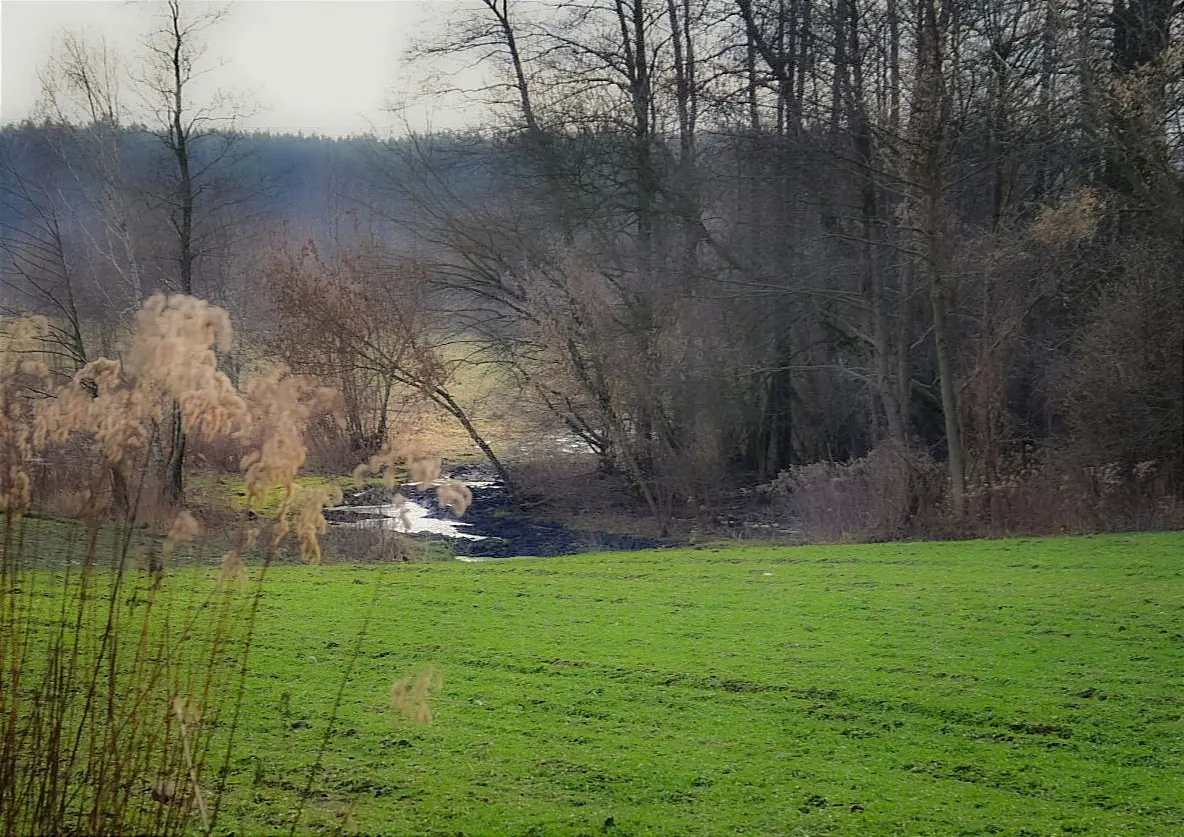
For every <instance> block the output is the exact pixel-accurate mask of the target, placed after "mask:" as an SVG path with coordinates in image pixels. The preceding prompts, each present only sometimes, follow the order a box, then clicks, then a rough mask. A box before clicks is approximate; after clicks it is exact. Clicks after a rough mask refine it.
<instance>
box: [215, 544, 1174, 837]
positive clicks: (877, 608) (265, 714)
mask: <svg viewBox="0 0 1184 837" xmlns="http://www.w3.org/2000/svg"><path fill="white" fill-rule="evenodd" d="M200 574H201V575H203V576H204V571H201V573H200ZM375 585H378V587H377V588H376V587H375ZM375 596H376V598H375ZM372 600H373V605H371V601H372ZM371 607H372V608H373V609H372V610H370V613H371V616H370V621H369V626H368V634H367V636H366V638H365V640H364V642H363V643H362V646H361V654H360V656H359V657H358V658H357V661H356V666H355V669H354V673H353V677H352V679H351V680H350V682H349V683H348V685H347V687H346V689H345V691H344V694H343V698H342V702H341V707H340V712H339V717H338V720H337V721H336V723H335V726H334V732H333V735H332V736H331V739H330V743H329V747H328V751H327V753H326V755H325V759H324V768H323V771H322V772H321V773H320V774H319V775H318V776H316V778H315V780H314V782H313V785H312V788H313V792H312V796H311V797H310V799H309V801H308V803H307V805H306V808H305V814H304V817H303V819H302V821H301V829H300V830H301V831H304V832H307V831H319V832H338V831H339V832H340V833H351V832H352V831H357V832H361V833H365V834H408V835H412V834H415V835H419V834H431V835H460V834H463V835H479V834H489V835H597V834H616V835H625V834H637V835H640V834H667V835H722V834H762V835H763V834H769V835H773V834H776V835H830V834H836V835H837V834H843V835H878V834H899V835H922V834H932V835H971V834H984V835H986V834H1009V835H1020V834H1025V835H1057V834H1097V835H1111V834H1142V835H1180V834H1184V779H1182V776H1181V767H1180V766H1181V764H1182V763H1184V758H1182V757H1184V746H1182V745H1184V682H1182V679H1181V676H1182V674H1184V536H1182V535H1180V534H1155V535H1134V536H1112V537H1097V538H1074V539H1053V540H1010V541H994V542H970V543H950V544H894V545H883V546H834V547H817V548H776V549H774V548H754V549H743V550H731V549H719V550H715V549H704V550H690V551H678V552H675V551H669V552H648V553H632V554H612V555H589V556H580V557H574V558H557V559H535V560H520V561H509V562H501V563H488V564H462V563H447V564H432V565H422V566H400V567H350V566H328V567H319V568H313V567H310V568H303V567H301V568H295V567H286V568H275V569H273V571H272V574H271V575H270V576H269V581H268V586H267V589H266V593H265V594H264V598H263V601H262V604H261V611H260V617H259V618H260V622H259V628H258V630H259V634H258V645H257V646H256V651H255V655H254V657H253V666H252V668H253V672H254V673H253V675H252V676H251V678H250V682H249V686H248V696H247V705H246V709H245V720H244V726H243V727H242V729H241V730H240V736H241V738H240V746H239V747H238V749H237V752H236V756H235V759H234V762H233V764H234V772H233V775H232V785H233V793H232V794H231V795H230V796H229V797H228V798H227V799H226V800H225V802H224V805H223V810H222V817H221V820H220V823H219V826H218V830H219V831H223V830H229V831H234V832H237V833H242V834H255V833H266V832H269V831H272V830H275V829H277V828H280V827H286V824H287V823H288V822H290V819H291V814H292V811H293V810H294V809H295V806H296V803H297V799H298V796H299V793H300V792H301V790H302V789H303V788H304V786H305V782H306V781H307V776H308V770H309V767H310V765H311V764H312V763H313V761H314V759H315V756H316V751H317V748H318V746H319V744H320V741H321V739H322V736H323V735H324V733H325V730H326V725H327V723H328V718H329V715H330V711H331V707H332V705H333V702H334V698H335V695H336V692H337V689H338V687H339V684H340V683H341V682H342V676H343V672H344V670H345V667H346V665H347V661H348V659H349V657H350V656H351V654H352V650H353V647H354V645H355V642H356V640H357V636H358V631H359V629H360V628H361V627H362V625H363V622H364V620H365V619H366V614H367V612H368V610H369V609H370V608H371ZM426 664H431V665H434V666H436V667H438V668H439V669H440V670H441V671H442V672H443V675H444V686H443V689H442V690H441V691H440V692H439V693H438V694H437V695H436V696H435V698H434V699H433V711H434V713H435V721H434V723H433V724H432V725H431V726H428V727H422V726H414V725H411V724H410V723H409V722H407V721H405V720H401V716H397V715H395V714H393V713H392V712H391V711H390V709H389V707H388V700H389V690H390V686H391V683H392V682H393V681H394V680H396V679H397V678H399V677H400V676H402V675H404V674H406V673H407V672H409V671H413V670H415V669H417V668H418V667H421V666H423V665H426Z"/></svg>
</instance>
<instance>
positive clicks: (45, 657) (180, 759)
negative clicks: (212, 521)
mask: <svg viewBox="0 0 1184 837" xmlns="http://www.w3.org/2000/svg"><path fill="white" fill-rule="evenodd" d="M45 329H46V324H45V322H44V321H43V320H38V319H27V320H21V321H18V322H16V323H15V324H12V326H11V328H10V332H11V334H10V339H9V341H8V343H7V345H6V346H5V349H4V351H3V353H2V354H0V507H2V509H0V510H2V511H3V512H4V514H3V517H2V525H3V538H0V741H3V742H4V746H3V747H0V812H3V816H2V817H0V834H5V835H7V834H28V833H46V834H49V833H54V834H62V833H69V834H92V833H96V834H97V833H158V834H164V833H180V832H185V831H188V830H191V829H192V827H193V822H192V818H193V817H194V816H195V815H196V816H197V817H198V818H199V821H200V827H201V829H202V830H203V831H206V832H209V831H210V830H211V829H213V827H214V824H215V820H216V815H217V804H216V801H215V800H216V797H217V795H218V793H219V790H220V789H221V787H223V786H224V783H225V779H226V776H227V771H228V770H229V765H230V760H229V759H230V752H231V750H230V749H229V748H226V747H222V748H220V749H219V750H218V751H217V753H216V754H215V752H214V751H212V750H211V749H210V748H211V745H212V743H213V738H212V736H213V734H214V731H215V730H221V732H219V735H224V734H227V733H229V735H230V736H231V739H233V735H234V733H233V730H234V728H235V725H236V724H237V719H238V717H239V711H240V708H241V703H239V701H240V700H241V695H242V693H243V692H242V684H243V682H244V678H245V676H246V672H247V659H248V656H247V655H248V651H249V649H250V646H251V641H252V637H253V622H254V618H255V614H256V613H257V605H258V596H259V592H260V590H261V584H262V581H263V577H264V574H265V573H266V568H267V562H270V559H271V552H270V551H268V550H265V556H266V560H265V564H264V566H263V568H262V569H261V570H260V571H259V572H258V573H256V574H255V583H254V584H253V585H252V588H251V589H252V591H253V592H252V593H251V594H250V595H243V588H244V586H246V581H247V569H246V566H245V564H244V562H243V550H244V549H246V548H247V547H249V546H251V545H252V544H253V543H254V541H255V540H256V538H257V537H258V532H257V531H256V530H255V528H254V526H255V524H253V523H250V522H249V521H247V520H246V519H245V517H244V518H243V519H242V520H241V527H242V530H241V531H239V532H237V533H234V532H232V533H230V534H231V538H232V540H234V541H236V545H235V546H234V547H233V548H232V549H230V550H229V551H228V552H227V553H226V555H225V557H224V559H223V562H222V572H221V574H220V578H219V582H218V584H217V585H216V586H211V587H210V589H208V590H207V591H204V593H203V591H201V590H200V588H199V589H198V590H197V591H196V592H195V591H192V590H189V589H181V590H178V591H175V592H173V591H170V584H169V582H168V579H171V578H175V577H185V576H175V575H174V574H169V573H164V572H163V569H164V567H165V566H166V565H167V564H168V562H170V561H171V560H174V557H175V553H176V552H177V550H178V548H179V547H180V545H181V544H184V543H187V542H189V541H191V540H193V539H195V538H197V537H198V536H199V535H200V527H199V525H198V523H197V520H196V518H195V517H194V516H193V514H192V513H191V512H190V511H189V510H177V509H173V510H171V512H170V514H169V517H168V526H167V532H168V533H167V536H166V537H165V538H164V540H163V542H161V541H152V540H147V541H141V540H138V539H133V538H131V537H130V535H128V533H127V532H126V529H119V530H117V531H116V532H114V533H112V535H113V536H109V535H103V533H102V529H103V528H104V527H105V526H108V525H110V524H109V523H107V521H109V520H110V518H109V517H107V516H106V514H105V513H106V511H107V510H108V502H109V501H110V500H112V499H115V498H117V497H119V495H120V494H122V495H124V496H123V498H122V500H123V502H125V503H130V507H129V508H127V509H126V514H121V515H120V517H119V518H118V519H117V524H118V526H119V527H124V526H126V525H128V524H131V523H132V522H133V521H135V520H136V519H137V512H138V511H139V508H138V507H139V505H140V503H141V501H142V500H144V499H145V498H147V497H150V496H151V495H152V492H150V491H149V492H142V487H143V485H144V481H143V475H144V474H145V473H146V472H147V471H148V470H150V467H151V465H152V462H151V455H150V454H151V449H152V443H153V441H154V440H155V439H158V438H159V431H160V425H161V423H162V422H163V421H164V420H165V418H166V416H168V415H169V414H170V413H171V409H172V405H173V404H174V403H175V404H177V405H178V406H179V413H180V417H181V421H182V423H183V427H184V429H185V430H186V432H188V433H191V434H194V436H195V437H197V438H204V439H208V440H215V439H231V440H233V441H234V443H235V444H236V445H238V446H239V447H240V449H241V450H243V451H245V454H244V455H243V456H242V462H241V464H242V467H243V469H244V470H245V471H246V478H247V486H248V491H249V493H250V495H251V498H252V500H258V499H259V498H261V497H265V496H266V494H267V492H268V489H270V488H272V487H274V486H277V485H278V486H281V487H283V488H284V489H285V492H284V496H285V500H284V502H283V503H282V504H281V507H280V509H279V513H278V519H277V521H276V523H275V527H274V531H273V535H279V536H282V534H283V533H286V532H288V531H291V530H294V531H295V532H296V534H297V535H298V536H299V538H300V541H301V551H302V555H303V557H304V558H305V559H306V560H310V561H316V560H318V559H319V558H320V546H319V542H318V539H319V536H320V535H321V534H322V533H323V532H324V529H325V523H324V517H323V515H322V513H321V511H322V508H323V507H324V505H325V504H326V503H332V502H340V496H339V494H338V495H334V493H333V492H332V491H324V490H317V491H307V492H299V491H297V490H296V484H295V478H296V474H297V473H298V471H299V469H300V467H301V465H302V464H303V463H304V461H305V459H306V456H307V452H306V449H305V446H304V441H303V437H304V434H305V433H306V431H307V429H308V426H309V423H310V422H311V421H313V420H315V419H316V418H317V417H320V416H326V415H332V414H333V412H334V410H335V408H336V403H337V402H336V398H335V396H334V394H333V393H332V392H331V391H328V390H325V389H324V388H321V387H319V386H317V385H316V384H315V382H312V381H310V380H308V379H304V378H301V377H299V376H291V375H288V374H286V372H285V371H284V370H282V369H277V370H272V371H271V372H269V373H267V374H265V375H263V376H261V377H260V378H259V379H257V380H256V381H254V382H253V383H252V384H251V385H250V386H248V387H247V389H246V390H245V391H244V392H241V393H240V392H238V391H237V390H236V388H235V387H234V386H233V384H232V383H231V381H230V380H229V379H228V378H227V377H226V376H225V375H224V374H223V373H222V372H221V371H219V370H218V368H217V352H218V350H219V349H221V348H225V347H226V346H227V345H228V343H229V340H230V337H231V332H230V326H229V321H228V318H227V317H226V314H225V312H224V311H222V310H221V309H218V308H215V307H213V306H210V305H208V304H207V303H205V302H203V301H201V300H196V299H193V298H190V297H184V296H176V295H174V296H168V297H165V296H156V297H153V298H152V299H150V300H149V301H148V303H147V304H146V305H145V306H144V309H143V310H142V311H141V312H139V314H138V315H137V316H136V319H135V328H134V331H133V333H132V335H131V338H130V342H129V343H128V345H127V346H126V347H125V348H124V350H123V352H122V357H123V358H124V360H123V361H122V362H121V361H116V360H110V359H106V358H100V359H97V360H94V361H92V362H91V363H88V364H87V365H86V366H84V367H83V368H82V369H80V370H79V371H78V372H77V373H76V374H75V375H73V376H72V377H71V378H70V380H69V381H67V382H66V383H65V384H64V385H61V386H57V387H55V386H54V385H53V381H52V379H51V378H50V377H49V375H48V371H47V369H46V367H45V366H44V365H43V364H40V363H38V362H37V355H35V354H33V355H29V354H25V355H24V356H22V352H26V353H27V352H29V351H31V350H32V349H33V348H35V344H36V342H37V341H38V339H39V338H40V337H41V336H43V335H44V333H45ZM34 393H40V395H38V397H36V398H33V397H30V396H31V395H32V394H34ZM46 393H48V395H49V397H44V394H46ZM71 460H78V461H80V462H83V463H85V465H84V466H77V465H76V466H75V468H74V470H70V471H67V473H69V474H70V475H71V476H77V477H79V480H78V482H77V483H76V484H75V485H74V486H72V488H71V490H70V491H69V498H70V502H71V503H72V505H73V506H74V507H75V509H76V511H77V513H78V514H79V515H80V516H82V517H84V518H85V520H86V521H87V524H88V525H86V526H73V527H72V526H68V525H67V526H65V529H64V531H65V532H66V537H67V540H69V541H70V542H68V543H65V544H62V543H60V540H61V537H62V536H61V535H60V534H58V535H55V536H54V539H47V537H48V536H43V534H42V531H41V527H47V526H48V527H62V526H63V524H61V523H58V522H53V521H44V520H42V519H39V518H38V519H31V518H29V517H28V516H25V515H23V512H25V510H26V509H27V507H28V506H29V503H30V501H31V500H32V499H33V498H36V497H44V496H47V489H46V487H45V486H39V485H37V484H36V482H37V478H38V477H39V476H52V474H53V471H54V463H58V462H64V463H67V464H68V463H69V462H70V461H71ZM57 479H58V480H59V482H60V480H61V477H60V475H59V476H58V477H57ZM58 488H59V489H61V488H64V486H58ZM133 489H134V490H133ZM60 496H61V497H62V498H65V497H66V496H67V494H66V492H65V491H64V490H63V491H61V493H60ZM112 505H118V504H117V503H113V504H112ZM55 531H56V529H55ZM70 539H73V540H70ZM275 542H276V539H275V538H274V537H273V539H272V541H271V543H272V544H273V545H274V544H275ZM46 544H52V552H49V553H47V554H38V553H37V552H35V551H34V552H26V551H25V550H26V549H36V548H38V545H46ZM107 548H109V549H110V553H111V554H110V555H109V564H108V565H107V566H104V565H103V558H104V557H105V556H104V554H103V550H104V549H107ZM192 549H201V545H200V543H198V544H196V545H195V546H193V547H188V548H187V549H186V551H190V550H192ZM55 564H60V566H61V568H62V572H57V573H51V572H46V571H45V570H46V568H47V567H53V566H55ZM79 564H80V565H81V567H82V570H81V571H79V570H75V569H74V567H76V566H78V565H79ZM136 567H148V568H149V569H152V570H154V571H153V572H151V573H146V574H145V573H139V572H136V571H135V568H136ZM193 595H196V596H198V598H199V600H203V601H202V606H200V607H193V606H192V605H193V604H194V602H193V601H192V600H191V599H190V597H191V596H193ZM51 617H52V618H51ZM413 692H414V690H413ZM203 768H208V770H213V771H215V772H216V774H217V779H216V781H213V780H208V779H204V778H203V775H202V773H203Z"/></svg>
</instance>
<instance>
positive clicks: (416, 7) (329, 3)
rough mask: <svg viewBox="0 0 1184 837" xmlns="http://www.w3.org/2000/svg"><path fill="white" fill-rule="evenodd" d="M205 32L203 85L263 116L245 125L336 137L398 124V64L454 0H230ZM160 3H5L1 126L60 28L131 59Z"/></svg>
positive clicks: (438, 117)
mask: <svg viewBox="0 0 1184 837" xmlns="http://www.w3.org/2000/svg"><path fill="white" fill-rule="evenodd" d="M229 5H230V7H231V8H230V15H229V16H228V17H227V19H226V20H225V21H223V22H222V23H220V24H219V25H218V27H217V29H216V30H214V31H213V32H212V33H211V34H210V35H209V37H208V39H207V40H208V41H209V57H210V58H211V59H213V60H214V61H215V62H221V68H220V69H218V70H216V71H215V72H214V73H213V74H211V75H210V76H209V77H208V79H206V80H203V83H209V84H211V85H215V84H216V85H217V86H218V87H220V88H224V89H228V90H232V91H234V92H235V93H237V94H240V95H244V94H245V95H246V96H248V97H250V98H251V99H253V100H254V101H255V102H256V103H257V105H258V106H259V112H258V113H257V114H256V115H254V116H252V117H250V118H249V119H247V120H245V121H244V122H243V123H242V124H243V127H250V128H261V129H269V130H274V131H290V132H296V131H298V130H303V131H304V132H306V133H308V132H311V131H317V132H319V133H323V134H332V135H343V134H349V133H359V132H365V131H368V130H370V129H371V128H374V129H375V130H378V131H379V132H380V133H385V132H386V131H387V130H389V129H391V128H392V127H395V126H397V125H398V124H399V123H398V121H397V120H395V119H394V118H393V117H392V116H391V115H390V114H389V113H385V112H384V108H385V107H386V106H387V105H389V104H390V103H391V102H392V101H394V100H397V99H398V98H399V97H400V96H403V95H405V94H407V93H409V92H414V90H416V89H417V88H416V87H415V86H414V85H413V84H412V83H411V81H410V80H411V78H412V75H411V73H410V71H409V70H408V68H406V67H405V65H403V63H402V62H401V61H400V55H401V53H402V52H403V50H404V49H405V48H406V46H407V45H408V40H409V37H410V36H413V35H415V34H417V33H419V32H421V31H422V28H423V25H424V22H425V21H431V20H434V19H438V18H439V17H440V16H441V14H446V13H448V12H449V11H451V10H452V9H454V8H455V6H454V2H453V0H234V2H232V3H230V4H229ZM158 11H159V4H158V3H156V2H122V0H2V2H0V123H8V122H12V121H16V120H20V119H23V118H25V117H27V116H28V115H29V114H30V112H31V111H32V109H33V107H34V104H35V102H36V100H37V96H38V93H39V89H40V88H39V83H38V80H37V70H38V68H39V67H41V66H43V65H44V63H45V60H46V58H47V57H48V56H49V54H50V50H51V48H52V45H53V43H54V39H55V35H57V33H59V32H60V31H61V30H62V29H63V28H65V27H68V28H72V29H81V30H83V31H85V32H88V33H90V34H92V35H102V36H103V37H104V38H106V40H107V42H108V44H110V45H111V46H113V47H115V48H116V49H117V50H119V51H120V53H122V54H124V55H128V56H131V55H134V54H136V51H137V49H138V48H139V43H140V42H141V40H142V39H143V36H144V34H145V32H146V31H147V30H148V29H149V28H150V26H151V22H152V20H153V16H154V13H156V12H158ZM409 118H410V120H411V122H412V123H413V124H414V125H415V127H417V128H423V127H426V126H427V125H428V124H431V125H433V126H435V127H456V126H458V125H459V124H461V123H463V122H464V121H465V115H464V114H463V113H461V112H458V111H455V110H442V109H440V108H439V107H435V108H433V109H430V110H429V109H428V108H427V106H426V105H417V106H416V107H415V109H414V110H412V111H411V112H410V117H409Z"/></svg>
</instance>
